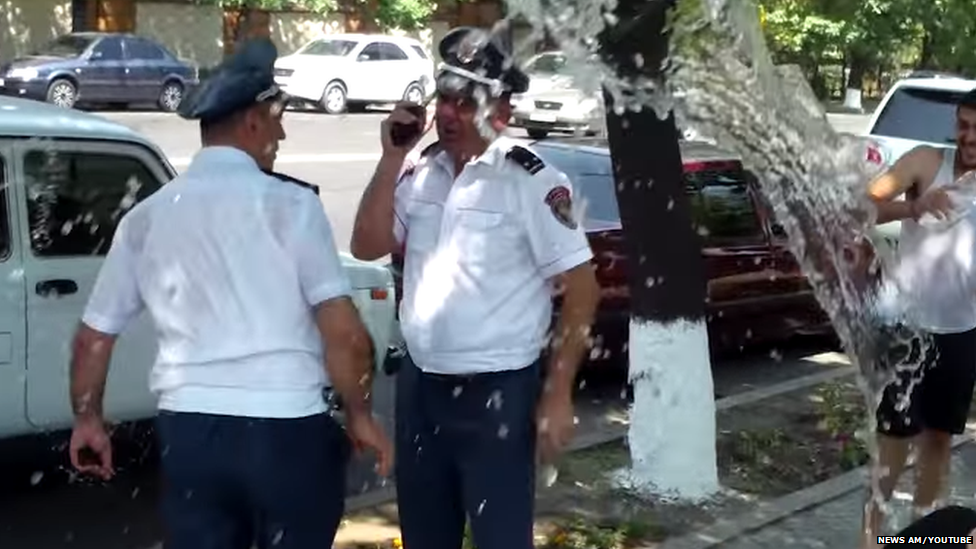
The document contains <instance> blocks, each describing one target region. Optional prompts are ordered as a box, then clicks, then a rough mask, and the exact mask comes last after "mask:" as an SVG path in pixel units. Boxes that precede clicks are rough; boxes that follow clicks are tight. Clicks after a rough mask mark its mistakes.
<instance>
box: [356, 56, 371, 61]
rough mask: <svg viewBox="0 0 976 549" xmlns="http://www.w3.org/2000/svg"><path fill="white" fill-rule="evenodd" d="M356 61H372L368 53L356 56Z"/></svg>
mask: <svg viewBox="0 0 976 549" xmlns="http://www.w3.org/2000/svg"><path fill="white" fill-rule="evenodd" d="M356 61H358V62H360V63H362V62H363V61H371V59H370V57H369V56H368V55H366V54H363V55H360V56H359V57H357V58H356Z"/></svg>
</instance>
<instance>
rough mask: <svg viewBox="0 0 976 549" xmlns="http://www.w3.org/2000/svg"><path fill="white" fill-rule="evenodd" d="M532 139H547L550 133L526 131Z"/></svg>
mask: <svg viewBox="0 0 976 549" xmlns="http://www.w3.org/2000/svg"><path fill="white" fill-rule="evenodd" d="M525 133H527V134H529V138H530V139H545V138H546V136H547V135H549V132H548V131H547V130H525Z"/></svg>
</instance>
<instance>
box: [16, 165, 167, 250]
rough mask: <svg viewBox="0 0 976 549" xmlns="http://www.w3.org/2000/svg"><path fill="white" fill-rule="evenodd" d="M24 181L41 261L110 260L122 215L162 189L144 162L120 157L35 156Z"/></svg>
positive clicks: (34, 242)
mask: <svg viewBox="0 0 976 549" xmlns="http://www.w3.org/2000/svg"><path fill="white" fill-rule="evenodd" d="M24 175H25V181H26V184H27V191H28V192H27V213H28V218H29V219H30V238H31V249H32V250H33V252H34V255H37V256H41V257H63V256H87V255H105V254H106V253H107V252H108V249H109V247H110V245H111V243H112V237H113V236H114V235H115V227H116V225H117V223H118V220H119V219H120V218H121V216H122V214H124V213H125V212H126V211H128V210H129V209H130V208H131V207H132V206H134V205H135V204H136V203H138V202H140V201H141V200H143V199H144V198H146V197H147V196H149V195H150V194H152V193H153V192H154V191H156V190H157V189H158V188H159V186H160V181H159V179H158V178H157V177H156V176H155V175H154V174H153V172H152V171H150V170H149V169H148V168H147V167H146V165H145V164H143V162H142V161H141V160H139V159H137V158H135V157H132V156H127V155H123V154H116V153H102V152H73V151H56V152H51V151H44V150H32V151H28V152H27V153H26V154H25V155H24Z"/></svg>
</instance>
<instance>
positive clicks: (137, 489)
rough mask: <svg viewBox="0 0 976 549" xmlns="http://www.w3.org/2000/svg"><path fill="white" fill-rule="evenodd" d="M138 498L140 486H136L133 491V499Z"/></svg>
mask: <svg viewBox="0 0 976 549" xmlns="http://www.w3.org/2000/svg"><path fill="white" fill-rule="evenodd" d="M137 497H139V487H138V486H136V487H135V488H133V489H132V499H136V498H137Z"/></svg>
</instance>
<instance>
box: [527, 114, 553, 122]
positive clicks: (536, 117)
mask: <svg viewBox="0 0 976 549" xmlns="http://www.w3.org/2000/svg"><path fill="white" fill-rule="evenodd" d="M529 120H531V121H533V122H555V121H556V115H555V114H549V113H544V112H534V113H532V114H530V115H529Z"/></svg>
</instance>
